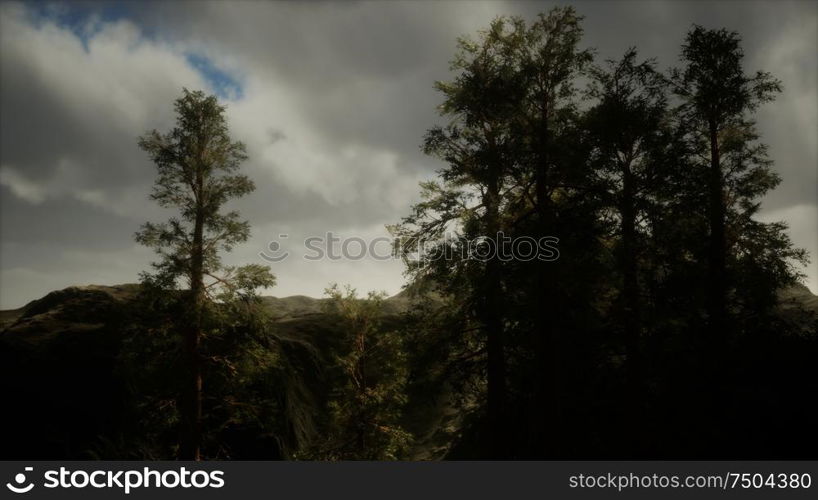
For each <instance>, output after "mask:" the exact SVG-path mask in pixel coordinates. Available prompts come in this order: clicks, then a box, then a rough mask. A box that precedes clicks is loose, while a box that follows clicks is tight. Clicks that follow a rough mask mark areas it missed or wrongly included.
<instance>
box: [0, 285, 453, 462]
mask: <svg viewBox="0 0 818 500" xmlns="http://www.w3.org/2000/svg"><path fill="white" fill-rule="evenodd" d="M138 290H139V285H135V284H125V285H116V286H97V285H89V286H75V287H69V288H66V289H64V290H58V291H54V292H51V293H49V294H47V295H46V296H44V297H42V298H40V299H38V300H34V301H32V302H30V303H28V304H26V305H25V306H24V307H22V308H19V309H15V310H8V311H0V321H1V322H2V323H0V390H2V391H3V392H4V394H6V395H7V398H8V399H7V400H8V401H14V402H15V404H14V405H13V408H14V411H12V412H5V413H4V414H3V417H2V418H3V420H5V422H4V423H3V424H4V425H2V428H3V429H4V430H9V429H14V432H13V433H12V435H10V436H8V437H7V439H6V445H4V447H3V458H7V457H20V458H23V457H32V458H35V457H36V458H43V457H80V458H82V457H85V455H84V454H85V453H86V449H87V448H88V447H90V446H91V443H94V442H96V440H98V439H99V437H100V436H106V435H108V434H109V433H113V432H115V431H116V426H117V425H118V424H117V423H116V422H117V421H118V419H120V418H121V417H123V413H127V411H126V410H124V406H123V405H124V402H123V401H122V400H121V397H120V395H121V394H123V393H124V392H125V388H124V387H123V384H125V381H123V380H122V378H121V377H120V374H119V373H118V370H117V366H116V364H117V358H118V356H119V353H120V350H121V347H122V346H121V344H122V339H123V336H124V335H125V334H124V333H123V332H125V331H126V330H127V329H128V327H129V326H130V325H129V323H128V322H129V321H132V320H131V319H129V312H130V309H131V305H132V303H133V301H134V300H135V298H136V296H137V293H138ZM325 302H326V301H325V299H315V298H310V297H306V296H292V297H284V298H277V297H263V298H262V304H264V306H265V307H266V308H267V309H268V310H269V312H270V313H271V314H272V316H273V318H274V331H273V332H271V335H273V336H274V337H275V339H276V342H278V343H279V344H280V345H282V346H289V347H287V350H288V352H289V353H290V355H291V356H295V358H296V359H301V361H302V362H301V363H299V366H300V368H299V370H306V371H310V372H311V373H306V372H305V373H299V374H298V377H299V378H298V380H299V382H297V383H299V384H302V383H303V384H304V385H305V387H304V388H303V389H304V390H305V391H307V392H309V393H310V394H312V395H313V396H314V397H317V398H319V399H320V398H321V397H324V396H325V389H326V388H325V386H326V385H327V381H326V379H325V378H322V377H326V376H331V375H327V373H326V370H323V369H321V368H320V367H321V365H327V364H328V363H330V362H331V360H332V359H333V356H334V354H333V353H334V352H335V350H336V349H337V347H338V342H337V341H338V339H339V331H338V328H337V320H336V319H335V318H333V317H332V316H331V315H330V314H327V312H326V311H325V309H324V304H325ZM409 304H410V302H409V300H408V299H407V298H406V297H405V296H403V295H397V296H395V297H391V298H389V299H386V300H385V302H384V306H383V312H384V318H383V322H384V324H385V325H386V326H387V327H393V326H397V325H398V324H399V322H400V321H401V317H400V315H401V313H403V312H404V311H405V310H406V309H407V308H408V307H409ZM316 365H317V366H318V368H316V369H310V368H309V367H310V366H316ZM303 367H307V368H306V369H305V368H303ZM313 372H314V373H313ZM439 410H440V411H441V412H442V411H444V410H445V409H444V408H440V409H439ZM439 418H442V415H437V416H436V415H431V420H430V421H437V419H439ZM423 425H427V424H423V423H421V428H415V429H413V430H414V431H416V432H418V433H419V434H421V435H424V436H428V437H429V438H432V437H433V436H436V435H437V433H435V432H433V431H431V432H430V430H429V429H426V428H422V426H423ZM410 426H411V423H410ZM32 435H37V436H40V438H41V442H40V443H36V444H35V445H32V443H30V442H23V441H20V440H19V439H18V438H19V437H20V436H32ZM417 444H418V452H417V454H418V456H421V457H424V458H440V456H439V455H438V453H439V452H433V451H432V450H430V449H428V447H427V446H426V443H425V442H424V440H419V441H418V443H417ZM434 448H435V449H437V448H440V444H439V443H435V444H434ZM445 448H446V447H445V446H443V448H442V451H440V452H445ZM86 458H87V457H86Z"/></svg>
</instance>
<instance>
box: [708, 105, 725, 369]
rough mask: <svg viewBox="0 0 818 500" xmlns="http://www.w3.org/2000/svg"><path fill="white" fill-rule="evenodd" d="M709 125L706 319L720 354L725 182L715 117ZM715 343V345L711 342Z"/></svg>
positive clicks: (723, 320) (723, 333)
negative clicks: (708, 224)
mask: <svg viewBox="0 0 818 500" xmlns="http://www.w3.org/2000/svg"><path fill="white" fill-rule="evenodd" d="M709 128H710V182H709V184H710V185H709V198H710V204H709V205H710V206H709V218H710V241H709V258H708V265H709V271H710V288H709V301H708V302H709V304H708V309H709V311H708V312H709V316H710V318H709V321H710V336H711V338H710V339H709V343H711V347H715V348H716V350H715V351H716V352H714V354H717V353H720V350H721V348H722V347H723V345H722V344H723V342H722V341H723V339H724V338H725V335H726V332H725V330H724V329H725V328H726V315H727V312H726V295H727V284H726V275H727V272H726V251H727V248H726V244H725V207H724V186H723V184H724V181H723V177H722V171H721V164H720V153H719V142H718V127H717V124H716V121H715V120H714V119H710V120H709ZM712 344H715V345H712Z"/></svg>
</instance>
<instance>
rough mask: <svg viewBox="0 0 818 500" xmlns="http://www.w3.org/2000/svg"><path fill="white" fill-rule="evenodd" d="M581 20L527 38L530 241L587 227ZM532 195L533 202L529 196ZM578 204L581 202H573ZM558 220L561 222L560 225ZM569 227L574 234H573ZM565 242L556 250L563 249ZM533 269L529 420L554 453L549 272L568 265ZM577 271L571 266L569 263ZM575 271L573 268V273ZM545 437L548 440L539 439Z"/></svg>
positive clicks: (554, 350) (559, 10)
mask: <svg viewBox="0 0 818 500" xmlns="http://www.w3.org/2000/svg"><path fill="white" fill-rule="evenodd" d="M581 23H582V16H579V15H578V14H577V12H576V11H575V10H574V8H573V7H554V8H552V9H551V10H550V11H549V12H548V13H547V14H540V15H539V16H538V18H537V20H536V21H535V22H534V23H532V25H531V26H530V27H529V29H528V31H527V36H526V42H525V44H523V45H522V46H521V47H520V49H521V53H522V62H521V71H522V73H523V75H524V76H525V78H526V80H527V81H526V84H525V89H526V94H525V96H524V99H523V102H522V109H521V114H522V116H523V117H524V120H523V121H522V125H523V130H522V131H521V132H520V134H521V135H522V136H523V137H525V138H526V144H527V147H526V151H525V152H524V153H523V158H522V161H521V163H522V164H523V165H524V167H523V173H522V175H521V177H522V178H523V182H524V183H525V185H527V186H533V193H528V189H526V190H525V195H526V196H527V197H529V198H530V199H531V201H532V205H533V215H534V221H533V224H531V225H530V231H531V233H532V235H533V236H534V237H535V238H537V239H539V238H543V237H548V236H553V235H554V234H555V231H558V230H559V229H560V228H559V227H558V225H559V224H560V223H561V222H562V221H561V219H560V214H571V215H570V217H569V218H570V219H572V220H573V224H571V225H569V226H564V228H565V229H570V230H572V231H574V232H575V233H576V234H577V235H579V234H581V233H583V232H584V229H583V230H580V228H581V227H584V228H586V229H587V228H588V224H587V223H588V222H589V221H588V220H587V219H586V220H582V217H581V214H582V209H580V208H579V207H578V205H577V204H576V203H574V202H575V201H578V200H576V199H575V198H574V197H575V196H576V195H577V194H581V195H582V197H583V198H584V197H585V194H587V193H586V190H587V188H588V187H589V186H588V185H587V183H586V180H587V179H586V177H587V172H585V171H584V167H583V166H582V165H583V163H584V161H583V160H581V159H580V160H579V161H577V157H578V156H579V155H581V149H580V148H579V147H577V142H576V140H575V138H574V137H571V136H572V135H573V134H575V132H576V124H577V118H578V117H577V109H576V100H577V93H576V88H575V80H576V79H577V77H579V76H580V75H582V74H583V73H584V72H585V69H586V68H587V66H588V64H590V63H591V61H592V60H593V52H592V51H591V50H589V49H581V48H580V42H581V41H582V36H583V29H582V24H581ZM532 194H533V196H532ZM579 201H580V203H583V202H582V201H581V200H579ZM563 220H564V219H563ZM572 226H573V227H572ZM565 243H566V242H565V241H564V240H563V241H562V242H561V243H560V244H561V246H562V245H564V244H565ZM534 264H535V265H534V268H533V269H531V271H530V272H531V274H532V275H533V283H531V286H530V291H531V295H530V311H531V319H532V321H531V330H532V332H531V334H532V336H533V337H534V339H533V340H534V349H535V358H536V361H535V364H536V365H537V366H538V367H539V373H537V374H536V375H535V376H534V379H535V384H534V387H533V391H532V398H533V400H534V408H532V409H531V411H530V414H531V416H532V418H533V419H534V421H535V422H543V421H545V422H546V423H545V424H544V425H538V424H535V423H534V422H532V425H531V430H532V432H533V435H532V436H531V440H532V442H542V441H543V440H545V441H547V442H548V446H549V447H551V448H552V449H554V450H555V451H556V450H558V449H560V448H562V447H563V443H561V442H560V439H561V438H562V437H563V436H562V435H561V433H559V432H553V431H554V429H557V428H559V427H560V426H561V425H562V420H563V419H564V418H565V416H564V412H563V408H562V406H563V400H564V399H565V391H566V387H567V382H566V380H565V373H566V371H567V366H566V365H565V363H566V357H565V354H566V353H565V344H566V342H567V341H568V339H567V338H566V337H567V335H568V332H566V331H562V329H561V328H560V327H559V326H558V325H557V324H556V322H555V321H554V317H555V316H556V315H559V314H560V313H561V311H560V309H561V307H560V306H559V305H558V303H559V302H560V300H559V299H558V298H557V297H555V294H560V293H562V295H565V294H564V293H563V292H562V289H563V287H564V286H565V282H561V280H559V279H558V278H557V276H556V275H555V269H554V268H555V267H556V266H561V267H563V270H562V271H563V272H562V273H561V274H562V275H563V276H569V275H570V271H568V270H567V267H569V266H571V267H573V266H572V265H571V264H572V263H568V262H557V263H555V264H552V263H551V262H548V261H535V263H534ZM573 264H576V263H573ZM577 267H579V266H577ZM543 432H546V435H543V434H542V433H543Z"/></svg>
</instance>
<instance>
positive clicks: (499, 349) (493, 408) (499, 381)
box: [481, 176, 508, 459]
mask: <svg viewBox="0 0 818 500" xmlns="http://www.w3.org/2000/svg"><path fill="white" fill-rule="evenodd" d="M499 199H500V189H499V185H498V180H497V178H496V176H493V177H492V178H491V179H490V181H489V183H488V186H487V192H486V199H485V204H486V222H487V223H486V229H487V232H488V233H489V234H488V237H489V238H491V239H492V240H493V241H494V253H493V255H491V257H490V258H489V260H488V261H487V262H486V268H485V284H484V290H483V293H482V295H483V299H484V301H485V303H484V308H483V311H482V313H481V315H482V323H483V326H484V328H485V329H486V352H487V358H488V360H487V370H486V377H487V385H488V387H487V399H488V404H487V406H488V421H489V432H490V434H491V436H490V441H491V458H494V459H499V458H505V456H506V455H507V453H508V451H507V450H508V444H507V443H508V439H507V432H506V422H505V415H504V414H505V406H506V361H505V346H504V339H503V335H504V334H503V320H502V305H501V294H502V277H501V272H502V270H501V269H500V260H499V258H498V254H499V251H500V249H499V244H500V242H499V241H498V238H497V236H498V233H499V208H500V207H499Z"/></svg>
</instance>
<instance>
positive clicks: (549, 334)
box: [529, 103, 563, 457]
mask: <svg viewBox="0 0 818 500" xmlns="http://www.w3.org/2000/svg"><path fill="white" fill-rule="evenodd" d="M549 104H550V103H546V104H544V111H543V115H542V117H541V127H542V132H541V134H540V143H539V144H538V148H537V151H536V154H537V157H538V158H537V163H538V165H537V169H536V172H535V179H534V190H535V196H536V206H535V209H536V214H537V229H536V233H537V234H536V235H535V236H536V237H537V238H543V237H546V236H549V233H550V232H551V230H552V229H551V223H552V217H551V216H552V206H551V203H550V199H551V197H550V193H549V188H548V183H549V179H548V171H549V170H550V157H549V156H550V155H549V149H550V144H549V142H550V129H549V123H548V122H549V119H550V118H549V109H550V106H549ZM534 265H535V270H534V274H535V276H534V283H535V288H534V296H533V307H534V332H533V335H534V348H535V351H536V352H535V354H536V356H535V359H536V363H537V370H536V371H535V377H536V379H535V381H534V394H533V399H534V409H533V411H532V421H531V423H530V424H529V425H530V431H531V432H530V436H531V442H530V444H529V445H530V447H531V451H532V454H533V455H534V456H536V457H542V456H543V454H545V455H547V456H549V457H555V456H557V455H559V454H560V453H561V451H562V444H561V435H562V432H561V431H560V426H561V425H562V406H563V405H562V400H563V398H562V368H561V366H562V358H561V355H562V353H561V352H560V349H559V347H558V344H559V339H558V338H557V332H556V330H555V328H554V325H553V324H552V320H553V318H552V317H551V314H550V311H552V310H553V307H554V304H553V297H552V296H551V292H552V284H551V279H550V278H551V276H550V272H549V271H550V270H549V267H548V266H549V265H550V263H549V262H547V261H542V260H539V259H538V260H537V261H536V262H535V263H534Z"/></svg>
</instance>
